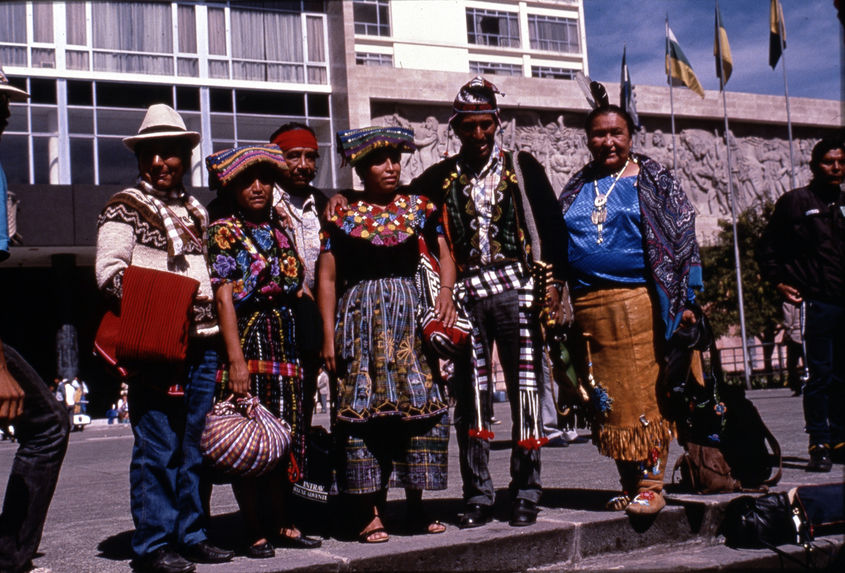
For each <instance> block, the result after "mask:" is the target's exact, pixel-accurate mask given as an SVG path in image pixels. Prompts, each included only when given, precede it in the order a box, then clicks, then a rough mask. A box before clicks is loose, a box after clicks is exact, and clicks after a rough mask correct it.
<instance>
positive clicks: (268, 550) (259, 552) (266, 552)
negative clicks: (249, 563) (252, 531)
mask: <svg viewBox="0 0 845 573" xmlns="http://www.w3.org/2000/svg"><path fill="white" fill-rule="evenodd" d="M246 556H247V557H249V558H250V559H272V558H273V557H275V556H276V550H275V549H273V546H272V545H270V542H269V541H265V542H264V543H259V544H258V545H250V546H249V547H247V548H246Z"/></svg>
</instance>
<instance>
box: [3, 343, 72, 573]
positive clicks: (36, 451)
mask: <svg viewBox="0 0 845 573" xmlns="http://www.w3.org/2000/svg"><path fill="white" fill-rule="evenodd" d="M0 344H2V342H0ZM3 352H4V354H5V356H6V365H7V367H8V369H9V373H10V374H11V375H12V377H13V378H14V379H15V380H16V381H17V383H18V385H20V387H21V389H22V390H23V391H24V404H23V414H21V416H20V417H19V418H18V419H16V420H14V426H15V438H17V440H18V442H19V443H20V446H19V447H18V451H17V453H16V454H15V461H14V462H13V463H12V471H11V472H10V473H9V483H8V485H7V486H6V499H5V500H4V502H3V513H2V515H0V571H18V570H23V569H24V568H25V566H26V565H27V564H28V563H29V561H30V560H31V559H32V556H33V555H34V554H35V551H36V550H37V549H38V544H39V542H40V541H41V532H42V530H43V529H44V520H45V519H46V517H47V509H48V508H49V507H50V501H51V500H52V499H53V492H54V491H55V489H56V482H57V481H58V479H59V470H61V467H62V460H64V457H65V451H66V450H67V439H68V432H69V431H70V420H69V419H68V416H67V412H66V411H65V407H64V404H63V403H60V402H59V401H58V400H56V398H55V396H53V393H52V392H50V389H49V388H48V387H47V384H45V383H44V381H43V380H41V377H40V376H38V374H37V373H36V372H35V370H34V369H33V368H32V366H30V365H29V364H28V363H27V362H26V361H25V360H24V359H23V358H21V356H20V354H18V353H17V352H15V351H14V350H13V349H12V348H11V347H9V346H5V345H4V346H3Z"/></svg>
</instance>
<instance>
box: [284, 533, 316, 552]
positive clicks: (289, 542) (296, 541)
mask: <svg viewBox="0 0 845 573" xmlns="http://www.w3.org/2000/svg"><path fill="white" fill-rule="evenodd" d="M321 545H323V542H322V541H320V540H319V539H314V538H313V537H308V536H306V535H303V534H301V533H300V534H299V537H290V536H287V535H280V536H279V538H278V539H277V540H276V547H287V548H288V549H317V548H318V547H320V546H321Z"/></svg>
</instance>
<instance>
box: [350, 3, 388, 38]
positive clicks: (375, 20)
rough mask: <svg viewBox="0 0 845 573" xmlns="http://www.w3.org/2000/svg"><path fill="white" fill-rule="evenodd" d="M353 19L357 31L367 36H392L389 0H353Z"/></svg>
mask: <svg viewBox="0 0 845 573" xmlns="http://www.w3.org/2000/svg"><path fill="white" fill-rule="evenodd" d="M352 19H353V20H354V21H355V33H356V34H363V35H365V36H390V3H389V2H388V0H353V3H352Z"/></svg>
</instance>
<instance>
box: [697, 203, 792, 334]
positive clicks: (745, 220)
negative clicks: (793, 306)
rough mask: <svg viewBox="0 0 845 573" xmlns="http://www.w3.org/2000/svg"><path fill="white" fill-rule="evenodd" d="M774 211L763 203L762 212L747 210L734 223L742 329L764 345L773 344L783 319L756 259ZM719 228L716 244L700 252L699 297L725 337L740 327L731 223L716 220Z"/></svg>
mask: <svg viewBox="0 0 845 573" xmlns="http://www.w3.org/2000/svg"><path fill="white" fill-rule="evenodd" d="M773 209H774V205H773V204H772V203H766V204H764V205H763V206H762V209H761V208H760V207H759V206H758V207H756V208H755V207H752V208H749V209H747V210H746V211H743V212H742V213H741V214H740V215H739V217H738V218H737V222H736V229H737V236H738V237H739V255H740V265H741V270H742V290H743V297H742V298H743V303H744V310H745V329H746V333H747V334H748V336H749V338H750V337H751V336H754V337H756V338H758V339H760V340H761V341H763V342H773V341H774V339H775V334H776V333H777V328H778V325H779V324H780V322H781V318H782V316H781V300H780V297H779V296H778V294H777V291H776V290H775V287H774V285H772V284H771V283H770V282H769V281H767V280H765V279H764V278H763V276H762V275H761V273H760V266H759V264H758V263H757V257H756V253H757V251H758V247H759V245H760V241H761V238H762V235H763V229H764V228H765V227H766V224H767V223H768V221H769V217H770V216H771V214H772V211H773ZM719 228H720V231H719V234H718V237H717V241H716V243H715V244H714V245H712V246H709V247H702V249H701V262H702V266H703V271H704V290H703V291H702V292H701V294H700V295H699V296H698V300H699V303H700V304H701V305H702V307H703V308H704V309H705V312H707V315H708V316H709V317H710V321H711V324H712V325H713V331H714V333H715V335H716V336H717V337H720V336H722V335H724V334H727V333H728V331H729V329H730V328H731V327H732V326H737V327H738V326H739V299H738V297H737V284H736V266H735V264H734V246H733V228H732V225H731V222H730V221H728V220H724V219H723V220H720V221H719ZM749 342H750V341H749Z"/></svg>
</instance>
